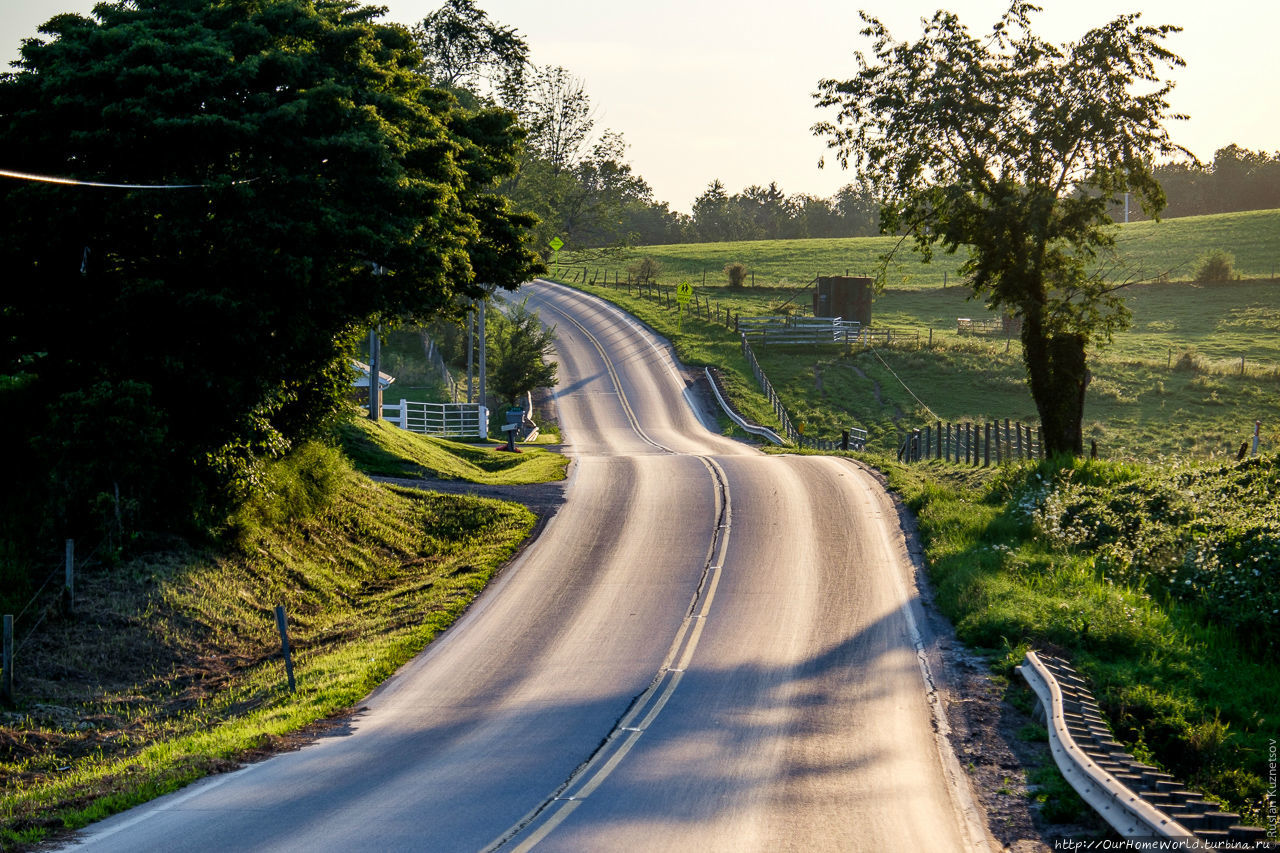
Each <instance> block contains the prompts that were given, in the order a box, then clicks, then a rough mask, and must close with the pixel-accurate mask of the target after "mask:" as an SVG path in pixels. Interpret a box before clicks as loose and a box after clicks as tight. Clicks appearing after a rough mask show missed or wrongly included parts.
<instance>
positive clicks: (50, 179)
mask: <svg viewBox="0 0 1280 853" xmlns="http://www.w3.org/2000/svg"><path fill="white" fill-rule="evenodd" d="M0 178H15V179H17V180H20V181H37V182H39V183H44V184H62V185H64V186H71V187H105V188H107V189H114V190H194V189H200V188H202V187H208V186H212V185H211V184H113V183H107V182H104V181H78V180H76V179H75V178H59V177H55V176H53V175H35V174H32V173H30V172H15V171H12V170H10V169H0ZM249 180H257V179H256V178H250V179H249ZM233 183H234V184H247V183H249V181H234V182H233Z"/></svg>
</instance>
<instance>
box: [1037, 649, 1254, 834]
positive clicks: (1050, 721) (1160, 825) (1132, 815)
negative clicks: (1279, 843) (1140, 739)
mask: <svg viewBox="0 0 1280 853" xmlns="http://www.w3.org/2000/svg"><path fill="white" fill-rule="evenodd" d="M1018 671H1019V672H1020V673H1021V674H1022V677H1023V678H1024V679H1025V680H1026V682H1027V684H1028V685H1029V686H1030V687H1031V689H1032V691H1034V692H1035V694H1036V697H1037V698H1038V699H1039V700H1040V708H1041V709H1042V710H1043V711H1044V714H1045V727H1046V728H1047V729H1048V731H1049V747H1050V750H1051V752H1052V753H1053V758H1054V761H1055V762H1056V763H1057V765H1058V769H1060V770H1061V771H1062V775H1063V776H1064V777H1065V778H1066V780H1067V782H1068V783H1070V785H1071V787H1072V788H1074V789H1075V790H1076V792H1077V793H1079V794H1080V797H1081V798H1082V799H1083V800H1084V801H1085V802H1086V803H1088V804H1089V805H1090V806H1091V807H1092V808H1093V809H1094V810H1095V811H1096V812H1097V813H1098V814H1099V815H1100V816H1101V817H1102V818H1103V819H1104V820H1105V821H1106V822H1107V823H1109V824H1110V825H1111V827H1112V828H1113V829H1114V830H1115V831H1116V832H1117V833H1119V834H1120V835H1121V836H1123V837H1125V838H1127V839H1133V840H1135V841H1137V840H1141V841H1147V842H1158V843H1159V845H1160V846H1159V847H1158V848H1157V849H1160V850H1203V849H1212V847H1211V845H1212V844H1213V843H1215V842H1216V843H1221V844H1232V843H1238V844H1241V845H1250V844H1257V843H1265V842H1266V830H1265V829H1263V828H1262V827H1253V826H1240V825H1238V824H1239V819H1240V816H1239V815H1237V814H1234V813H1232V812H1222V811H1219V810H1218V806H1217V805H1216V804H1215V803H1212V802H1209V801H1208V800H1206V799H1204V795H1203V794H1201V793H1200V792H1198V791H1189V790H1186V789H1185V788H1184V787H1183V786H1182V785H1181V784H1180V783H1178V782H1177V781H1176V780H1174V778H1173V777H1172V776H1170V775H1169V774H1168V773H1163V772H1161V771H1160V770H1158V769H1157V768H1155V767H1151V766H1149V765H1146V764H1142V763H1140V762H1139V761H1138V760H1137V759H1136V758H1134V757H1133V756H1132V755H1131V754H1129V753H1128V752H1126V751H1125V750H1124V746H1123V745H1122V744H1120V743H1117V742H1116V741H1115V740H1114V739H1113V738H1112V734H1111V730H1110V729H1109V728H1108V727H1107V725H1106V721H1105V720H1103V718H1102V714H1101V711H1100V710H1099V708H1098V705H1097V703H1096V702H1095V701H1094V699H1093V696H1092V695H1091V694H1090V693H1089V691H1088V689H1087V687H1086V686H1085V682H1084V679H1082V678H1081V677H1080V676H1079V675H1078V674H1077V673H1076V671H1075V670H1073V669H1072V668H1071V667H1070V665H1068V664H1067V662H1066V661H1064V660H1060V659H1058V658H1054V657H1051V656H1049V655H1038V654H1037V653H1036V652H1027V655H1026V659H1025V660H1024V662H1023V664H1022V666H1020V667H1019V668H1018ZM1244 849H1250V848H1249V847H1248V846H1246V847H1245V848H1244ZM1258 849H1263V848H1261V847H1259V848H1258Z"/></svg>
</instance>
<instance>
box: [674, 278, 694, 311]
mask: <svg viewBox="0 0 1280 853" xmlns="http://www.w3.org/2000/svg"><path fill="white" fill-rule="evenodd" d="M692 298H693V285H692V284H690V283H689V282H687V281H682V282H680V284H679V285H678V286H677V287H676V302H679V303H680V304H681V305H688V304H689V300H690V299H692Z"/></svg>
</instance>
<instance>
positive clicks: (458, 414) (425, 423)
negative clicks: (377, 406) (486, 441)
mask: <svg viewBox="0 0 1280 853" xmlns="http://www.w3.org/2000/svg"><path fill="white" fill-rule="evenodd" d="M382 419H383V420H384V421H386V422H387V423H392V424H395V425H396V426H398V427H400V428H401V429H407V430H409V431H410V432H416V433H421V434H422V435H435V436H440V437H442V438H485V437H486V436H488V435H489V410H488V409H487V408H485V407H484V406H482V405H480V404H479V403H419V402H417V401H416V400H401V401H400V403H399V404H398V405H397V404H395V403H383V404H382Z"/></svg>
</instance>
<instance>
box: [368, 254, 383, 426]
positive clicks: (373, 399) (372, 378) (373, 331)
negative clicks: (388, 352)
mask: <svg viewBox="0 0 1280 853" xmlns="http://www.w3.org/2000/svg"><path fill="white" fill-rule="evenodd" d="M382 269H383V268H382V265H381V264H374V265H373V272H374V275H382ZM381 326H382V324H381V323H375V324H374V325H373V327H372V328H370V329H369V420H371V421H380V420H382V342H381V341H380V340H378V338H379V337H380V336H379V334H378V332H379V331H381Z"/></svg>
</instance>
